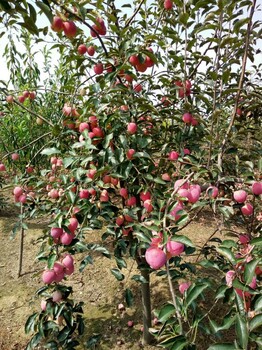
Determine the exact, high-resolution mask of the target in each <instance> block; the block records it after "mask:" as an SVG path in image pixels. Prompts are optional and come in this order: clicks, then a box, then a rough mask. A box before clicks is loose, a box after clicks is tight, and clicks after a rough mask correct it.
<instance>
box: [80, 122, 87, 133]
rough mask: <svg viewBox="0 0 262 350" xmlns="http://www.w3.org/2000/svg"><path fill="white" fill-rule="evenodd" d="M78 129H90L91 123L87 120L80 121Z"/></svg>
mask: <svg viewBox="0 0 262 350" xmlns="http://www.w3.org/2000/svg"><path fill="white" fill-rule="evenodd" d="M78 130H79V132H83V131H84V130H89V124H88V123H86V122H83V123H80V124H79V127H78Z"/></svg>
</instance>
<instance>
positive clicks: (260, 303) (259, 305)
mask: <svg viewBox="0 0 262 350" xmlns="http://www.w3.org/2000/svg"><path fill="white" fill-rule="evenodd" d="M254 310H262V295H261V296H260V297H259V298H258V299H257V300H256V302H255V306H254Z"/></svg>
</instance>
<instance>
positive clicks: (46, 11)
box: [36, 1, 53, 23]
mask: <svg viewBox="0 0 262 350" xmlns="http://www.w3.org/2000/svg"><path fill="white" fill-rule="evenodd" d="M36 6H38V7H39V8H40V9H41V10H42V11H43V12H44V14H45V15H46V17H47V18H48V19H49V22H50V23H52V21H53V13H52V11H51V9H50V7H49V6H47V5H46V4H44V3H43V2H42V1H36Z"/></svg>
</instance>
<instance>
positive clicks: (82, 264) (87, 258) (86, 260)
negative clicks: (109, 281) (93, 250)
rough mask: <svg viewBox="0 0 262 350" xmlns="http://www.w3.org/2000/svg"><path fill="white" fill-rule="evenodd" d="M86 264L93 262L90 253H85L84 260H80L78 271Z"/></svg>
mask: <svg viewBox="0 0 262 350" xmlns="http://www.w3.org/2000/svg"><path fill="white" fill-rule="evenodd" d="M88 264H93V259H92V257H91V256H90V255H87V256H86V257H85V258H84V260H82V261H81V263H80V266H79V271H80V272H82V271H83V270H84V268H85V267H86V265H88Z"/></svg>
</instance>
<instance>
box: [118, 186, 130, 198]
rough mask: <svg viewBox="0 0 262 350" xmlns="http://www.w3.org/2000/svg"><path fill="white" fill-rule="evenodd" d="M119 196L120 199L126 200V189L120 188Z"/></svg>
mask: <svg viewBox="0 0 262 350" xmlns="http://www.w3.org/2000/svg"><path fill="white" fill-rule="evenodd" d="M119 194H120V196H121V197H123V198H125V199H126V198H127V197H128V190H127V189H126V188H120V190H119Z"/></svg>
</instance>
